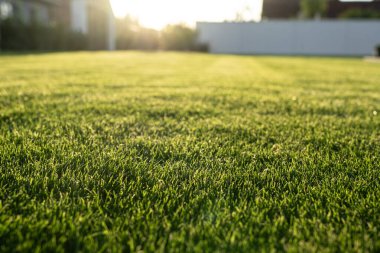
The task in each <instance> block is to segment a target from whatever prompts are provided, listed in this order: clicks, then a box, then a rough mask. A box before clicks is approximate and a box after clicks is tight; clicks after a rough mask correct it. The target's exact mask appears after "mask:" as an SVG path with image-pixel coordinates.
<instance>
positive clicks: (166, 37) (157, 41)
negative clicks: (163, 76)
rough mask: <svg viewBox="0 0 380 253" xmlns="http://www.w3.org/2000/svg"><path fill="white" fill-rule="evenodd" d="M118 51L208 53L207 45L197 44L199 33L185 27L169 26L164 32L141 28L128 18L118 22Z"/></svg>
mask: <svg viewBox="0 0 380 253" xmlns="http://www.w3.org/2000/svg"><path fill="white" fill-rule="evenodd" d="M116 27H117V49H121V50H125V49H136V50H175V51H202V52H206V51H208V47H207V45H204V44H200V43H198V42H197V40H196V39H197V33H196V31H195V30H194V29H192V28H189V27H187V26H185V25H169V26H167V27H166V28H165V29H163V30H162V31H156V30H153V29H148V28H145V27H143V26H141V25H140V24H139V23H138V22H137V21H136V20H134V19H132V18H130V17H126V18H124V19H119V20H117V25H116Z"/></svg>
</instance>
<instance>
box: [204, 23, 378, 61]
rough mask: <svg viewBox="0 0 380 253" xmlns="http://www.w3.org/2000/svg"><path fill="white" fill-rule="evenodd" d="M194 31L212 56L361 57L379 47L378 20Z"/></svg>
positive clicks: (236, 25)
mask: <svg viewBox="0 0 380 253" xmlns="http://www.w3.org/2000/svg"><path fill="white" fill-rule="evenodd" d="M197 30H198V33H199V41H200V42H202V43H208V44H209V47H210V51H211V52H212V53H227V54H228V53H230V54H284V55H344V56H364V55H373V54H374V48H375V46H376V45H379V44H380V21H364V20H363V21H362V20H358V21H264V22H261V23H204V22H199V23H197Z"/></svg>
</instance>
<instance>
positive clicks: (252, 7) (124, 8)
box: [111, 0, 262, 30]
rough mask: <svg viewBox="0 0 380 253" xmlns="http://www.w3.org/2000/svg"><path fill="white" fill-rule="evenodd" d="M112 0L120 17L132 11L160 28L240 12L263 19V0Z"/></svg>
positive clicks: (230, 17) (148, 24)
mask: <svg viewBox="0 0 380 253" xmlns="http://www.w3.org/2000/svg"><path fill="white" fill-rule="evenodd" d="M111 4H112V8H113V10H114V13H115V15H116V16H117V17H124V16H126V15H129V16H132V17H134V18H137V19H138V20H139V22H140V24H141V25H143V26H146V27H149V28H153V29H158V30H159V29H162V28H164V27H165V26H166V25H168V24H178V23H184V24H187V25H189V26H194V25H195V22H196V21H225V20H234V19H235V18H236V14H237V13H240V14H241V16H242V17H243V18H244V20H254V21H260V17H261V10H262V0H111Z"/></svg>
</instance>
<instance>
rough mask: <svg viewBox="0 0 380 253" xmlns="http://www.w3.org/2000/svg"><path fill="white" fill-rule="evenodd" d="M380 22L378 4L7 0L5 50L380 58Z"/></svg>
mask: <svg viewBox="0 0 380 253" xmlns="http://www.w3.org/2000/svg"><path fill="white" fill-rule="evenodd" d="M379 20H380V1H377V0H373V1H369V0H364V1H363V0H357V1H339V0H286V1H285V0H234V1H232V0H218V1H216V0H208V1H200V0H193V1H175V0H162V1H157V0H156V1H153V0H139V1H137V0H110V1H109V0H0V49H1V51H33V50H37V51H69V50H129V49H131V50H183V51H204V52H205V51H211V52H214V53H237V54H327V55H366V54H380V53H379V52H378V51H376V50H380V49H379V48H378V44H380V38H379V36H380V30H379V29H380V25H379V24H380V23H379ZM231 25H232V26H231ZM363 29H364V31H365V32H364V33H363ZM376 33H377V34H376ZM313 34H314V35H313ZM318 34H319V37H318ZM331 35H335V37H334V36H333V37H331ZM310 36H317V37H316V38H312V39H310V41H305V40H297V41H294V37H305V38H306V37H310ZM350 36H351V37H352V38H353V39H351V40H350V39H348V40H347V38H350ZM358 36H359V37H360V39H359V40H358V39H357V37H358ZM355 38H356V39H355ZM325 40H326V41H325ZM331 40H334V41H333V42H331ZM329 41H330V42H329ZM312 43H315V44H318V45H323V47H324V48H326V47H329V48H330V49H329V50H324V51H323V50H319V49H318V50H317V48H316V46H315V45H313V44H312ZM324 43H325V44H324ZM326 43H327V44H326ZM329 43H330V44H329ZM331 43H333V44H331ZM334 43H335V44H334ZM377 43H378V44H377ZM263 44H265V45H263ZM268 44H272V47H268ZM333 47H337V49H336V50H333ZM338 48H340V49H339V50H338ZM295 49H297V50H295ZM313 50H314V51H313Z"/></svg>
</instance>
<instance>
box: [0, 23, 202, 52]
mask: <svg viewBox="0 0 380 253" xmlns="http://www.w3.org/2000/svg"><path fill="white" fill-rule="evenodd" d="M0 22H1V23H0V40H1V42H0V49H1V50H2V51H34V50H35V51H70V50H89V49H93V47H91V44H94V41H93V40H94V36H91V37H89V36H87V35H84V34H81V33H78V32H73V31H71V30H70V29H69V28H68V27H66V26H63V25H57V26H46V25H42V24H40V23H37V22H31V23H28V24H26V23H23V22H21V21H20V20H18V19H13V18H8V19H5V20H0ZM98 37H99V36H98ZM103 37H104V36H103ZM97 39H104V40H105V39H106V38H97ZM116 48H117V49H118V50H179V51H207V46H206V45H201V44H198V43H197V33H196V31H195V30H194V29H192V28H189V27H186V26H184V25H170V26H168V27H166V28H165V29H163V30H162V31H156V30H153V29H149V28H146V27H143V26H141V25H139V23H138V22H137V21H135V20H133V19H131V18H129V17H126V18H124V19H118V20H116Z"/></svg>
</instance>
